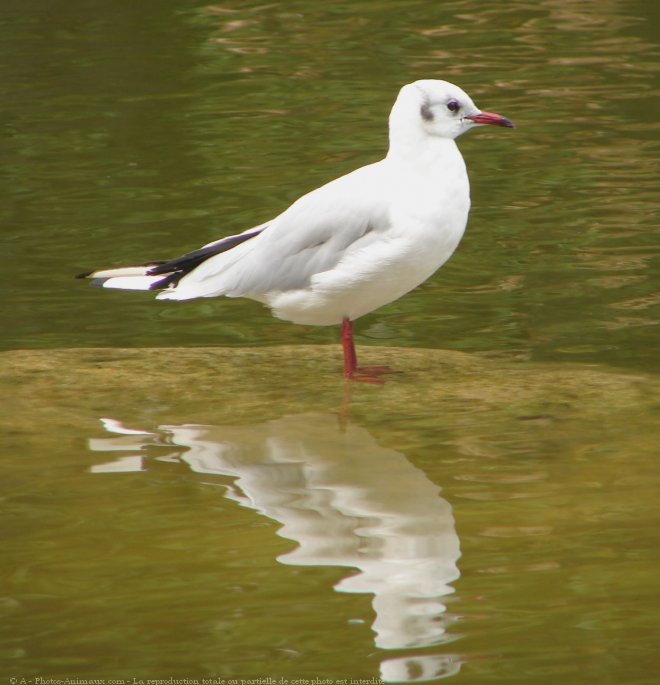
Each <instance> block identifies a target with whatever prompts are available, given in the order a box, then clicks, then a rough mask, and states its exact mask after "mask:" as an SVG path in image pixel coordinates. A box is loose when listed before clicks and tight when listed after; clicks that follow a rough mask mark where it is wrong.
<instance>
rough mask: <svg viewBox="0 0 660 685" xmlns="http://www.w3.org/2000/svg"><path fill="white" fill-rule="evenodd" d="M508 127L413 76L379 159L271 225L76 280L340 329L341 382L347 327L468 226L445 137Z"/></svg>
mask: <svg viewBox="0 0 660 685" xmlns="http://www.w3.org/2000/svg"><path fill="white" fill-rule="evenodd" d="M484 125H489V126H504V127H508V128H513V124H512V123H511V121H510V120H509V119H507V118H506V117H503V116H501V115H499V114H494V113H492V112H483V111H481V110H479V109H478V108H477V106H476V105H475V104H474V102H473V101H472V99H471V98H470V97H469V96H468V95H467V93H465V92H464V91H463V90H462V89H461V88H459V87H458V86H455V85H453V84H452V83H449V82H447V81H440V80H431V79H424V80H419V81H415V82H414V83H409V84H407V85H405V86H403V87H402V88H401V90H400V91H399V94H398V97H397V99H396V102H395V103H394V106H393V108H392V111H391V113H390V117H389V149H388V151H387V155H386V156H385V158H384V159H382V160H380V161H379V162H375V163H373V164H367V165H366V166H363V167H361V168H359V169H356V170H355V171H352V172H351V173H348V174H346V175H345V176H341V177H339V178H337V179H335V180H333V181H330V182H329V183H327V184H325V185H323V186H321V187H320V188H317V189H316V190H312V191H311V192H309V193H307V194H306V195H303V196H302V197H300V198H299V199H298V200H296V201H295V202H294V203H293V204H292V205H291V206H290V207H289V208H288V209H286V210H285V211H284V212H282V213H281V214H280V215H279V216H276V217H275V218H274V219H272V220H271V221H267V222H265V223H262V224H260V225H259V226H255V227H253V228H250V229H248V230H246V231H244V232H242V233H239V234H237V235H232V236H229V237H225V238H220V239H219V240H215V241H214V242H212V243H209V244H208V245H205V246H203V247H201V248H199V249H197V250H193V251H192V252H189V253H187V254H184V255H183V256H182V257H178V258H175V259H170V260H166V261H151V262H148V263H145V264H141V265H139V266H129V267H122V268H113V269H103V270H99V271H92V272H89V273H84V274H79V276H78V278H91V279H93V280H92V285H96V286H102V287H104V288H119V289H123V290H152V291H158V294H157V296H156V297H157V299H159V300H192V299H195V298H200V297H218V296H221V295H224V296H225V297H246V298H249V299H252V300H256V301H257V302H261V303H263V304H265V305H267V306H269V307H270V308H271V310H272V313H273V315H274V316H276V317H278V318H280V319H284V320H286V321H291V322H293V323H297V324H309V325H317V326H330V325H340V326H341V341H342V347H343V353H344V376H345V378H347V379H351V380H358V381H359V380H363V381H371V382H381V381H380V380H379V379H380V376H381V375H382V374H383V373H385V372H389V371H391V370H390V369H389V368H388V367H360V366H359V365H358V360H357V355H356V352H355V343H354V340H353V322H354V321H355V320H356V319H359V318H360V317H361V316H364V315H365V314H368V313H370V312H372V311H374V310H375V309H378V308H379V307H382V306H383V305H386V304H388V303H390V302H393V301H394V300H397V299H398V298H400V297H402V296H403V295H405V294H406V293H408V292H410V291H411V290H413V289H414V288H416V287H417V286H418V285H420V284H421V283H423V282H424V281H425V280H426V279H427V278H429V277H430V276H431V275H432V274H433V273H434V272H435V271H436V270H437V269H439V268H440V267H441V266H442V265H443V264H444V263H445V262H446V261H447V260H448V259H449V258H450V257H451V255H452V254H453V252H454V250H455V249H456V248H457V246H458V244H459V242H460V240H461V238H462V236H463V233H464V231H465V227H466V224H467V218H468V213H469V211H470V185H469V181H468V176H467V171H466V167H465V162H464V160H463V157H462V156H461V153H460V152H459V150H458V147H457V145H456V142H455V140H456V138H458V136H460V135H461V134H463V133H465V132H466V131H469V130H470V129H471V128H474V127H477V126H484Z"/></svg>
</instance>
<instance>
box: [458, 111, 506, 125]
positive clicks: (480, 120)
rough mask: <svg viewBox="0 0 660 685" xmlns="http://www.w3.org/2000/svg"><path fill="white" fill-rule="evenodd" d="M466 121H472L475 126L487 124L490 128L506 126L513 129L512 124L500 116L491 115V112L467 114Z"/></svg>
mask: <svg viewBox="0 0 660 685" xmlns="http://www.w3.org/2000/svg"><path fill="white" fill-rule="evenodd" d="M465 118H466V119H470V121H474V123H475V124H489V125H490V126H506V127H507V128H515V126H514V125H513V122H512V121H510V120H509V119H507V118H506V117H503V116H502V115H501V114H493V112H479V113H477V114H468V115H467V116H466V117H465Z"/></svg>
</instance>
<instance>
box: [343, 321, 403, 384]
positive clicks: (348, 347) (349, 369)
mask: <svg viewBox="0 0 660 685" xmlns="http://www.w3.org/2000/svg"><path fill="white" fill-rule="evenodd" d="M341 345H342V348H343V350H344V378H348V379H349V380H352V381H363V382H365V383H384V382H385V381H383V380H381V379H380V378H379V376H380V375H381V374H384V373H396V372H395V371H392V369H390V367H389V366H366V367H359V366H358V361H357V354H356V352H355V342H354V340H353V322H352V321H351V320H350V319H348V318H345V319H343V320H342V322H341Z"/></svg>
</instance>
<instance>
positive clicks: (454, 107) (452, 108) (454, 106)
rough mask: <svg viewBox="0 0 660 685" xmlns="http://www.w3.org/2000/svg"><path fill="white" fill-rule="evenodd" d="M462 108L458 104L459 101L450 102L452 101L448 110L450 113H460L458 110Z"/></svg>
mask: <svg viewBox="0 0 660 685" xmlns="http://www.w3.org/2000/svg"><path fill="white" fill-rule="evenodd" d="M460 107H461V106H460V105H459V104H458V100H450V101H449V102H448V103H447V109H448V110H449V111H450V112H458V110H459V109H460Z"/></svg>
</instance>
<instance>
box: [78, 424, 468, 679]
mask: <svg viewBox="0 0 660 685" xmlns="http://www.w3.org/2000/svg"><path fill="white" fill-rule="evenodd" d="M102 421H103V423H104V426H105V428H106V430H108V431H109V432H111V433H113V434H114V435H115V437H113V438H104V439H91V440H90V441H89V447H90V449H91V450H93V451H99V452H105V451H124V450H130V451H133V452H134V451H136V450H141V449H143V448H146V447H147V446H149V445H163V444H167V446H168V447H173V449H174V452H173V453H170V455H168V456H167V457H164V458H163V459H165V460H167V461H172V460H173V459H174V460H176V461H180V462H182V463H186V464H187V465H188V466H189V467H190V468H191V469H192V470H193V471H195V472H196V473H203V474H211V475H218V476H225V477H226V476H229V477H231V478H233V479H235V480H234V485H233V487H231V488H229V489H228V490H227V497H229V498H230V499H233V500H235V501H237V502H238V503H240V504H241V505H243V506H245V507H248V508H251V509H254V510H255V511H257V512H259V513H260V514H262V515H264V516H268V517H269V518H271V519H273V520H274V521H276V522H278V523H279V524H280V525H281V528H280V530H279V535H281V536H282V537H284V538H287V539H289V540H293V541H294V542H296V543H297V545H298V546H297V547H296V548H295V549H294V550H292V551H291V552H287V553H286V554H283V555H281V556H279V557H278V561H279V562H281V563H282V564H289V565H294V566H346V567H350V568H352V569H358V572H357V573H351V574H350V575H347V576H346V577H345V578H343V579H342V580H340V581H339V582H338V583H337V584H336V585H335V590H337V591H338V592H349V593H370V594H373V603H372V604H373V609H374V612H375V620H374V622H373V624H372V629H373V631H374V632H375V634H376V637H375V643H376V646H377V647H379V648H380V649H384V650H409V649H414V648H424V647H429V646H433V645H440V644H443V643H446V642H449V641H450V640H452V639H454V637H455V636H453V635H451V634H450V633H448V632H447V628H448V625H449V624H450V623H451V621H452V620H453V619H452V618H451V617H450V616H448V614H447V612H446V606H445V602H446V600H445V599H444V598H445V597H446V596H447V595H449V594H451V593H452V592H453V588H452V586H451V585H450V583H452V582H453V581H455V580H456V579H457V578H458V577H459V575H460V573H459V570H458V567H457V565H456V562H457V560H458V558H459V556H460V547H459V539H458V535H457V534H456V529H455V525H454V518H453V515H452V510H451V506H450V505H449V503H448V502H447V501H446V500H445V499H443V498H442V497H441V496H440V494H439V493H440V488H439V487H438V486H437V485H435V484H434V483H432V482H431V481H430V480H429V479H428V478H427V477H426V475H425V474H424V473H423V472H422V471H421V470H420V469H418V468H416V467H415V466H413V465H412V464H411V463H410V462H409V461H408V459H407V458H406V457H405V456H404V455H403V454H401V453H400V452H396V451H395V450H392V449H387V448H384V447H381V446H380V445H378V444H377V443H376V441H375V440H374V439H373V437H372V436H371V435H370V433H369V432H368V431H367V430H365V429H364V428H361V427H359V426H356V425H354V424H352V423H350V422H347V421H342V422H341V424H342V425H341V426H340V425H338V422H337V418H336V417H334V416H331V415H325V414H312V413H309V414H300V415H296V416H285V417H282V418H280V419H276V420H273V421H267V422H264V423H261V424H258V425H250V426H205V425H192V424H189V425H180V426H175V425H164V426H160V427H159V428H158V432H145V431H138V430H132V429H128V428H125V427H123V426H122V425H121V424H120V423H119V422H117V421H114V420H112V419H103V420H102ZM145 458H146V457H145V456H143V455H139V454H138V455H132V456H124V457H120V458H119V459H116V460H114V461H112V462H109V463H105V464H99V465H96V466H92V468H91V471H92V472H93V473H108V472H115V473H116V472H120V471H138V470H142V469H143V468H144V460H145ZM460 666H461V660H460V658H459V657H458V656H456V655H453V654H417V655H406V656H400V657H393V658H387V659H384V660H383V661H382V662H381V666H380V669H381V674H380V675H381V678H382V679H383V680H384V681H386V682H421V681H426V680H435V679H439V678H443V677H448V676H451V675H454V674H456V673H458V671H459V670H460Z"/></svg>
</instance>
